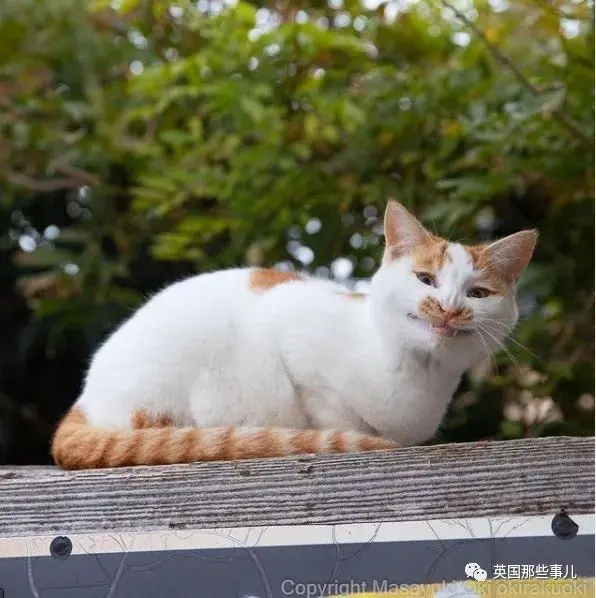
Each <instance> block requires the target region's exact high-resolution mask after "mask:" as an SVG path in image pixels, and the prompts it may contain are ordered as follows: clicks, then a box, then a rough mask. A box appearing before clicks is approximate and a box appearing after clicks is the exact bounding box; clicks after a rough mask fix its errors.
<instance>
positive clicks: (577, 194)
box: [0, 0, 594, 460]
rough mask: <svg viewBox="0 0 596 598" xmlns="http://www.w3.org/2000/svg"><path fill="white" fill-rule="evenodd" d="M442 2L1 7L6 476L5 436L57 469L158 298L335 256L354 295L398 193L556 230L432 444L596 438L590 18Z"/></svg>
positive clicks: (12, 1)
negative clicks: (64, 433) (83, 411)
mask: <svg viewBox="0 0 596 598" xmlns="http://www.w3.org/2000/svg"><path fill="white" fill-rule="evenodd" d="M445 4H446V3H442V2H430V1H423V0H421V1H420V2H416V3H410V4H408V3H405V2H402V3H397V4H395V3H391V2H380V4H379V6H378V7H376V8H374V9H367V8H364V6H363V5H361V4H360V2H355V1H354V0H343V2H342V1H340V0H335V1H334V2H330V3H329V5H327V4H325V3H322V2H310V3H303V2H298V0H290V1H289V2H285V3H282V4H280V5H279V6H278V8H272V7H271V6H269V7H268V8H265V7H263V6H261V5H259V4H258V3H250V2H238V3H237V4H235V5H233V6H231V5H226V4H222V3H221V2H216V1H214V0H211V1H209V0H201V1H200V2H198V3H196V2H189V1H187V0H178V1H177V2H176V3H173V2H166V1H165V0H153V1H150V0H121V1H119V2H109V1H107V0H96V1H95V2H91V3H84V2H78V1H77V0H53V1H52V2H43V1H42V0H4V2H2V3H0V223H1V226H2V230H3V231H4V233H3V236H2V237H0V238H1V240H2V245H0V259H2V264H3V266H2V268H3V269H2V272H1V275H0V300H2V302H3V303H2V305H4V306H5V308H2V309H3V311H2V312H1V315H0V326H3V336H2V339H1V343H0V345H1V346H0V388H2V389H3V390H2V392H1V393H0V397H2V400H1V401H0V447H4V448H5V450H8V451H9V452H8V453H7V455H8V456H7V457H6V459H8V460H10V459H13V460H14V459H18V458H23V459H27V458H33V459H39V458H40V457H38V456H35V457H26V456H25V457H19V456H18V455H20V453H19V452H18V451H19V450H21V449H18V450H17V449H14V447H13V448H11V442H12V443H14V442H15V441H14V438H13V436H14V434H13V435H12V436H11V433H10V430H11V429H16V428H15V426H17V425H21V424H22V425H23V426H25V428H23V429H25V430H30V429H33V428H32V426H33V427H35V426H38V427H37V428H35V429H36V430H38V431H37V432H35V434H37V436H36V437H37V438H38V443H41V444H39V447H41V448H38V450H39V453H40V454H41V453H43V452H44V450H45V448H43V447H42V444H43V443H44V442H45V441H46V440H47V434H48V427H47V423H48V422H52V421H53V420H55V419H56V418H57V417H58V415H59V414H60V412H61V411H63V410H64V409H65V408H66V406H67V405H68V404H69V403H70V402H71V401H72V400H73V399H74V398H75V396H76V393H77V389H78V386H79V384H80V379H81V377H82V368H83V367H84V365H83V361H82V360H84V359H86V358H87V357H88V355H89V354H90V353H91V351H92V350H93V348H94V347H95V346H96V344H97V343H98V342H99V341H100V340H101V339H102V338H103V337H104V336H105V334H106V333H107V331H108V330H110V329H111V328H113V326H115V325H116V324H117V323H118V322H119V321H120V320H121V319H122V318H123V317H126V315H127V314H128V313H130V310H131V309H132V308H134V307H135V306H137V305H138V304H139V303H140V302H141V301H142V299H143V296H144V295H145V294H147V293H151V292H154V291H155V290H157V289H158V288H160V287H161V286H163V285H164V284H165V283H167V282H169V281H171V280H173V279H175V278H177V277H179V276H181V275H184V274H188V273H190V272H193V271H205V270H210V269H214V268H219V267H228V266H231V265H241V264H245V263H250V264H263V263H278V262H286V263H287V264H291V265H292V266H293V267H297V268H302V267H305V268H306V269H308V270H310V271H316V272H318V273H319V274H321V275H325V274H326V273H329V271H330V270H329V267H330V265H332V264H333V263H334V260H335V259H336V258H342V257H343V258H346V259H347V260H349V263H350V264H351V269H352V272H351V278H350V281H351V282H353V283H354V282H355V283H358V281H360V280H362V279H366V278H367V277H369V276H370V274H371V272H372V271H373V269H374V267H375V265H376V264H378V259H379V255H380V250H381V240H380V230H379V218H380V216H379V214H380V211H381V210H382V208H383V206H384V204H385V201H386V199H387V197H389V196H394V197H396V198H398V199H400V200H401V201H402V202H404V203H405V204H406V205H408V206H410V207H412V208H413V209H414V210H415V211H416V212H417V213H418V214H420V215H421V216H422V218H423V220H424V221H425V222H426V223H427V224H428V225H429V226H430V227H431V228H432V227H435V228H436V230H437V231H438V232H440V233H443V234H445V235H448V236H450V237H451V238H461V239H467V240H472V239H486V238H488V237H493V236H499V235H504V234H507V233H510V232H513V231H515V230H518V229H520V228H523V227H537V228H538V229H539V230H540V233H541V240H540V245H539V248H538V251H537V254H536V258H535V260H534V262H533V264H532V265H531V267H530V269H529V270H528V272H527V276H526V277H525V279H524V281H523V284H522V287H521V289H520V300H521V304H522V310H523V316H524V317H523V320H522V322H521V323H520V326H519V328H518V331H517V334H516V337H515V338H514V339H512V340H511V341H510V342H509V343H508V345H507V347H506V351H504V352H503V353H502V354H500V355H499V356H498V357H497V359H496V363H495V364H493V366H492V368H479V369H478V370H477V371H475V372H472V374H471V376H470V377H469V378H468V379H467V380H466V381H465V382H464V383H463V385H462V388H461V392H460V394H459V396H458V397H457V399H456V401H455V402H454V405H453V410H452V411H453V412H452V414H451V415H450V417H449V418H448V419H447V421H446V422H445V426H444V429H443V430H442V433H441V434H442V435H441V437H442V438H444V439H455V440H467V439H474V438H483V437H518V436H522V435H542V434H555V433H556V434H559V433H570V434H585V433H592V432H593V396H592V395H593V383H594V377H593V360H592V357H593V313H594V291H593V288H594V287H593V271H594V262H593V251H592V249H593V218H594V214H593V201H594V170H593V165H594V155H593V147H594V113H593V106H594V62H593V47H594V35H593V28H592V21H591V19H592V15H591V3H589V2H582V1H581V0H580V1H578V0H554V1H552V2H548V3H546V2H543V1H542V0H519V1H517V2H504V1H503V2H501V1H499V0H490V1H488V2H486V1H484V0H477V1H476V2H474V3H472V2H461V1H456V0H454V5H455V6H456V8H458V9H461V10H462V11H463V17H464V19H465V20H468V21H469V22H467V23H466V22H464V21H462V19H461V18H460V17H461V16H462V13H460V14H459V15H456V14H455V13H454V12H453V11H451V10H449V9H448V8H447V7H446V6H445ZM367 5H370V3H367ZM400 7H401V8H400ZM404 7H405V8H404ZM309 249H310V251H309ZM331 272H337V270H334V268H331ZM72 359H76V363H77V364H78V365H76V366H75V365H72V366H71V367H67V366H66V364H67V363H68V361H69V360H72ZM57 372H60V380H61V384H58V385H57V386H56V385H55V386H54V389H55V390H56V392H53V389H52V388H47V385H51V384H53V383H55V377H56V376H58V374H57ZM32 378H36V379H38V380H42V381H43V383H41V384H33V383H32V382H31V380H32ZM62 382H64V383H63V384H62ZM44 384H45V386H44ZM40 386H44V389H43V390H41V389H40ZM3 410H4V411H3ZM15 422H21V424H18V423H15ZM23 422H24V423H23ZM44 426H45V427H44ZM11 438H12V440H11ZM23 450H25V449H23ZM11 451H12V452H11ZM14 451H17V452H16V453H15V452H14ZM25 452H26V451H25ZM17 453H18V455H17V456H14V455H15V454H17Z"/></svg>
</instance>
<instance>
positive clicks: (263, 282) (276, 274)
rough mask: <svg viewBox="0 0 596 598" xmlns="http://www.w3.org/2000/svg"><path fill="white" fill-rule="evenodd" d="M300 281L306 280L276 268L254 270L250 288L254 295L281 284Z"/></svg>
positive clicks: (293, 273)
mask: <svg viewBox="0 0 596 598" xmlns="http://www.w3.org/2000/svg"><path fill="white" fill-rule="evenodd" d="M300 280H304V278H303V277H302V276H300V274H296V272H282V271H281V270H275V269H274V268H254V269H253V270H251V272H250V277H249V281H248V286H249V288H250V290H251V291H253V292H254V293H263V292H265V291H268V290H269V289H272V288H273V287H275V286H277V285H279V284H284V283H287V282H296V281H300Z"/></svg>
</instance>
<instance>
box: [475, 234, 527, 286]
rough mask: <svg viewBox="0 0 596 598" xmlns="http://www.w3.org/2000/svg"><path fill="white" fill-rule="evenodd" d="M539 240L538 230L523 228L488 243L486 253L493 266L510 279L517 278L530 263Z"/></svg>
mask: <svg viewBox="0 0 596 598" xmlns="http://www.w3.org/2000/svg"><path fill="white" fill-rule="evenodd" d="M537 241H538V231H537V230H535V229H534V230H522V231H519V232H518V233H513V234H512V235H509V236H508V237H504V238H503V239H499V240H498V241H495V242H494V243H491V244H490V245H487V247H486V248H485V249H484V253H485V254H487V256H488V259H489V263H490V264H491V266H495V267H497V268H498V269H499V270H500V271H501V273H502V274H503V275H504V276H506V277H507V278H509V279H510V280H517V279H518V278H519V277H520V276H521V275H522V273H523V271H524V270H525V269H526V267H527V265H528V264H529V263H530V260H531V259H532V254H533V253H534V248H535V247H536V242H537Z"/></svg>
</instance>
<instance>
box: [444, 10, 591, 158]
mask: <svg viewBox="0 0 596 598" xmlns="http://www.w3.org/2000/svg"><path fill="white" fill-rule="evenodd" d="M439 2H440V3H441V4H442V5H443V6H444V7H445V8H448V9H450V10H452V11H453V13H454V14H455V16H456V17H457V18H458V19H459V20H460V21H461V22H462V23H464V24H465V25H466V26H467V27H468V28H469V29H470V30H471V31H472V32H473V33H474V35H475V36H476V37H477V38H479V39H480V41H482V43H483V44H484V45H485V47H486V49H487V50H488V51H489V52H490V53H491V55H492V57H493V58H494V59H495V60H496V61H497V62H498V63H499V64H501V65H503V66H504V67H505V68H507V69H509V71H511V73H513V75H514V76H515V78H516V79H517V80H518V81H519V82H520V83H521V84H522V85H523V86H524V87H525V88H526V89H527V90H529V91H530V93H531V94H532V95H534V96H536V97H538V96H540V95H541V94H542V92H541V91H540V90H539V89H538V88H537V87H536V86H535V85H533V84H532V83H531V81H530V80H529V79H528V78H527V77H526V76H525V75H524V74H523V73H522V71H521V70H520V69H519V68H518V67H517V66H516V65H515V63H514V62H513V61H512V60H511V58H509V56H507V54H505V53H504V52H503V51H502V50H501V49H500V48H499V47H498V46H496V45H495V44H493V43H492V42H491V41H489V39H488V38H487V37H486V35H485V34H484V32H483V31H482V30H481V29H480V28H479V27H478V26H477V25H476V24H475V23H474V22H473V21H471V20H470V19H468V17H466V15H465V14H464V13H463V12H462V11H461V10H459V9H457V8H455V7H454V6H453V5H452V4H451V3H450V2H448V0H439ZM552 114H553V117H554V118H555V120H557V121H558V122H559V123H560V124H561V125H563V126H564V127H565V128H566V129H567V130H568V131H569V132H570V133H571V134H572V135H573V136H574V137H575V138H576V139H578V140H579V141H581V142H582V143H583V144H584V145H586V146H588V147H589V148H590V149H593V148H594V140H593V139H592V138H591V137H589V136H588V135H586V134H585V133H584V132H583V131H582V130H581V128H580V127H579V125H578V124H577V123H576V122H575V121H574V120H573V119H572V118H571V117H570V116H569V115H568V114H567V113H566V112H565V111H564V110H562V109H561V108H555V109H554V110H553V112H552Z"/></svg>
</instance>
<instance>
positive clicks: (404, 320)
mask: <svg viewBox="0 0 596 598" xmlns="http://www.w3.org/2000/svg"><path fill="white" fill-rule="evenodd" d="M384 228H385V253H384V255H383V263H382V265H381V267H380V268H379V270H378V271H377V273H376V274H375V275H374V277H373V279H372V286H371V300H372V305H373V310H374V314H375V318H376V320H377V323H378V325H379V327H380V333H381V335H382V336H383V337H384V339H385V340H386V341H387V342H389V343H391V344H393V343H399V344H401V345H403V344H404V343H406V344H407V346H409V347H411V348H413V349H422V350H425V351H431V352H437V353H441V352H443V353H445V355H447V356H449V355H452V356H453V357H454V359H457V361H462V362H463V363H464V364H465V363H467V362H470V365H471V363H473V362H474V361H475V360H476V359H481V358H482V354H484V355H485V356H486V352H487V351H490V352H492V351H494V350H495V349H496V348H497V347H498V346H499V344H500V343H501V342H502V341H503V339H504V338H505V337H506V336H507V335H508V334H510V333H511V331H512V329H513V327H514V326H515V324H516V323H517V319H518V310H517V304H516V298H515V289H516V285H517V281H518V279H519V277H520V276H521V274H522V272H523V271H524V270H525V268H526V266H527V265H528V263H529V261H530V259H531V257H532V253H533V251H534V247H535V245H536V241H537V239H538V233H537V232H536V231H535V230H524V231H520V232H517V233H514V234H512V235H510V236H508V237H505V238H503V239H500V240H498V241H495V242H493V243H487V244H484V245H462V244H460V243H452V242H449V241H447V240H445V239H442V238H440V237H437V236H436V235H433V234H432V233H430V232H429V231H428V230H426V229H425V228H424V227H423V226H422V224H420V222H419V221H418V220H417V219H416V218H415V217H414V216H413V215H412V214H410V213H409V212H408V210H407V209H406V208H405V207H403V206H402V205H401V204H399V203H397V202H396V201H390V202H389V203H388V205H387V209H386V211H385V222H384ZM475 358H476V359H475Z"/></svg>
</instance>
